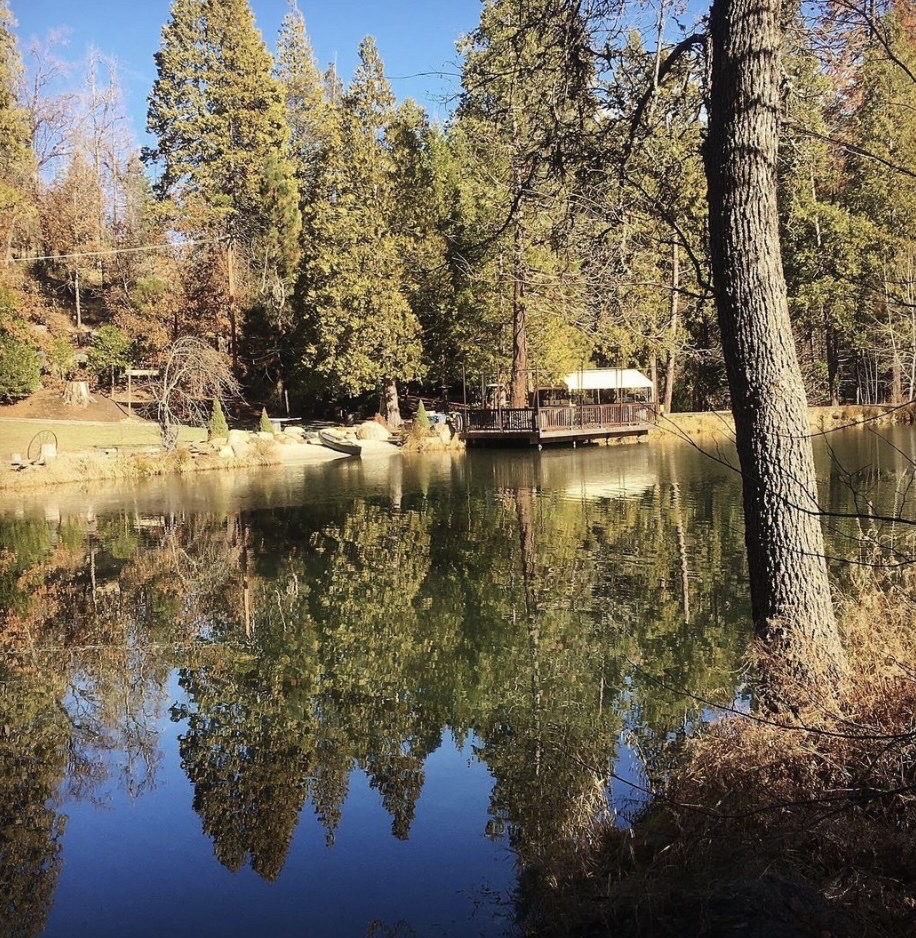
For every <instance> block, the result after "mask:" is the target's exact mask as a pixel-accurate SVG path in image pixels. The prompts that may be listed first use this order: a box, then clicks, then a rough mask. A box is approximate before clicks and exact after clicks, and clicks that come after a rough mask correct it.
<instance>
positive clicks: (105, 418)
mask: <svg viewBox="0 0 916 938" xmlns="http://www.w3.org/2000/svg"><path fill="white" fill-rule="evenodd" d="M9 417H15V418H17V419H26V420H67V421H70V420H79V421H92V422H93V423H118V422H119V421H121V420H126V419H127V408H126V407H123V408H122V407H120V406H118V405H117V404H116V403H115V402H114V401H113V400H111V398H109V397H105V396H104V395H103V394H99V393H98V392H96V393H95V394H93V395H92V397H91V400H90V403H89V406H88V407H68V406H67V405H66V404H64V401H63V398H62V396H61V393H60V391H52V390H50V389H47V390H43V391H39V392H38V393H37V394H33V395H32V396H31V397H27V398H26V399H25V400H24V401H18V402H17V403H15V404H7V405H6V406H3V407H0V420H3V419H6V418H9Z"/></svg>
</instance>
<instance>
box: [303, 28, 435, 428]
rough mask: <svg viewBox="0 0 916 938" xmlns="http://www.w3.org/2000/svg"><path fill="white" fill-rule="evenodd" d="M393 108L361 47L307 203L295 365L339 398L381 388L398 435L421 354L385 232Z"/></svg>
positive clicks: (396, 257)
mask: <svg viewBox="0 0 916 938" xmlns="http://www.w3.org/2000/svg"><path fill="white" fill-rule="evenodd" d="M393 101H394V96H393V94H392V92H391V89H390V87H389V85H388V82H387V80H386V79H385V77H384V71H383V67H382V63H381V59H380V57H379V55H378V49H377V48H376V46H375V42H374V41H373V40H372V39H371V38H369V39H365V40H363V42H362V43H361V45H360V65H359V67H358V68H357V70H356V72H355V74H354V77H353V81H352V83H351V85H350V87H349V88H348V89H347V93H346V95H345V96H344V99H343V101H342V103H341V105H340V106H339V107H336V108H335V109H334V111H333V120H331V121H329V122H328V136H327V141H326V143H325V144H324V146H323V149H322V154H321V160H320V167H319V170H318V172H317V174H316V178H315V181H314V183H313V184H312V185H311V187H310V188H309V190H308V191H307V192H306V195H305V199H304V205H303V214H304V225H303V239H302V243H303V266H302V275H301V277H300V281H299V299H298V302H299V308H300V310H301V316H302V321H301V327H300V338H299V347H300V348H301V350H302V360H303V364H304V365H305V366H306V367H307V368H309V369H311V370H313V371H314V373H315V374H317V375H320V376H321V377H322V379H324V380H325V381H326V382H329V383H330V385H331V386H332V388H334V389H335V390H337V391H338V392H339V393H344V394H350V395H355V394H360V393H364V392H366V391H370V390H373V389H376V388H379V387H382V386H384V387H385V389H386V398H387V401H388V420H389V423H390V424H392V425H394V426H398V425H399V424H400V410H399V406H398V396H397V382H398V381H401V380H411V379H413V378H416V377H418V376H419V374H420V369H421V361H420V355H421V346H420V327H419V322H418V320H417V317H416V315H415V314H414V312H413V311H412V310H411V308H410V304H409V303H408V301H407V299H406V297H405V296H404V293H403V292H402V285H403V283H404V270H403V261H402V257H401V251H400V245H399V242H398V238H397V236H396V234H395V232H394V231H393V230H392V211H393V183H392V167H391V159H390V153H389V151H388V149H387V147H386V145H385V141H384V138H383V136H382V134H383V131H384V129H385V126H386V124H387V122H388V120H389V118H390V111H391V107H392V105H393Z"/></svg>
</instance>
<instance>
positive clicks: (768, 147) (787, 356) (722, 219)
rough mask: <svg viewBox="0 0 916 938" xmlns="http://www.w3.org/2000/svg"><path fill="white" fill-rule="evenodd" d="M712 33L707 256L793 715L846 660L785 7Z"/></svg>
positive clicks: (745, 2) (749, 4)
mask: <svg viewBox="0 0 916 938" xmlns="http://www.w3.org/2000/svg"><path fill="white" fill-rule="evenodd" d="M709 28H710V38H711V42H712V73H711V89H710V100H709V132H708V137H707V142H706V147H705V153H704V157H705V162H706V176H707V181H708V191H709V195H708V198H709V230H710V249H711V261H712V271H713V278H714V289H715V297H716V306H717V310H718V316H719V326H720V330H721V334H722V346H723V350H724V353H725V361H726V364H727V369H728V381H729V387H730V390H731V400H732V411H733V413H734V417H735V428H736V438H737V447H738V456H739V459H740V464H741V471H742V475H743V489H744V518H745V528H746V531H745V538H746V542H747V553H748V567H749V575H750V587H751V601H752V609H753V617H754V625H755V629H756V633H757V635H758V637H759V639H760V640H761V642H762V644H763V647H764V649H765V650H766V651H767V652H769V653H770V655H771V656H772V659H771V660H772V661H773V662H774V663H775V664H776V668H773V669H770V676H771V677H772V676H773V674H774V673H775V672H776V671H779V672H780V675H781V676H783V677H785V676H787V675H788V676H789V677H790V685H791V686H789V685H783V686H782V687H781V688H779V689H778V690H777V693H776V696H775V697H773V696H771V702H779V703H783V702H790V703H791V702H792V701H785V695H786V694H792V693H799V694H801V695H802V696H804V694H805V691H806V690H812V689H817V690H818V691H821V690H823V692H825V693H830V691H831V690H832V689H835V688H836V687H837V686H838V681H839V679H840V675H841V672H842V667H841V665H842V649H841V645H840V641H839V637H838V632H837V628H836V622H835V619H834V611H833V605H832V602H831V595H830V587H829V583H828V579H827V565H826V561H825V558H824V542H823V534H822V531H821V526H820V519H819V516H818V504H817V486H816V478H815V470H814V456H813V452H812V448H811V440H810V436H809V431H808V413H807V401H806V398H805V389H804V385H803V383H802V375H801V369H800V368H799V364H798V358H797V356H796V350H795V344H794V340H793V336H792V328H791V323H790V321H789V309H788V299H787V293H786V283H785V277H784V275H783V267H782V255H781V247H780V240H779V219H778V213H777V198H776V159H777V150H778V135H779V107H780V62H779V47H780V29H779V2H778V0H714V2H713V6H712V11H711V16H710V27H709ZM764 677H765V678H766V677H767V674H766V673H765V674H764ZM794 682H797V683H794ZM777 698H782V699H777Z"/></svg>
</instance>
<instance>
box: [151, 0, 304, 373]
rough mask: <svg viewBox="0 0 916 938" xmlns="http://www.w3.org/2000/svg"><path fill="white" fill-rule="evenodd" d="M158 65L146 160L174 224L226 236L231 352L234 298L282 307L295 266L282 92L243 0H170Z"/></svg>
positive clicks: (295, 218)
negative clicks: (173, 212)
mask: <svg viewBox="0 0 916 938" xmlns="http://www.w3.org/2000/svg"><path fill="white" fill-rule="evenodd" d="M156 66H157V73H158V77H157V80H156V83H155V85H154V86H153V91H152V94H151V95H150V107H149V115H148V129H149V130H150V132H151V133H152V134H154V135H155V136H156V138H157V147H156V148H155V150H153V151H149V152H148V153H147V159H149V160H151V161H154V162H155V163H156V164H157V165H158V166H159V167H160V169H161V176H160V178H159V182H158V184H157V190H158V193H159V195H160V197H163V198H165V197H168V198H170V199H172V200H174V202H175V203H176V204H177V206H178V207H179V209H180V210H181V212H182V215H183V225H182V227H184V228H186V229H188V228H190V230H191V231H194V232H200V231H204V232H211V233H212V232H216V233H218V234H220V235H222V236H224V237H226V238H227V239H228V242H229V253H228V256H227V259H226V264H227V271H226V273H227V277H228V279H229V281H230V287H229V290H230V296H229V298H228V300H229V320H230V322H229V328H230V333H231V335H230V342H231V347H232V351H233V358H237V357H238V355H237V331H238V327H237V317H236V303H237V302H239V301H240V299H242V298H243V297H244V296H245V295H247V297H248V301H249V303H252V302H254V300H255V298H259V299H260V300H261V301H262V302H264V303H266V304H267V305H268V306H270V305H274V306H277V305H279V306H280V307H281V308H282V305H283V300H284V298H285V295H286V292H287V282H288V280H289V278H290V277H291V275H292V269H293V267H294V265H295V262H296V255H295V250H294V246H295V244H296V242H297V238H298V233H299V224H300V218H299V213H298V210H297V207H296V204H295V201H296V200H295V186H294V183H293V168H292V165H291V164H290V161H289V154H288V141H289V129H288V127H287V123H286V113H285V108H284V99H283V91H282V89H281V86H280V83H279V82H278V81H277V80H276V78H275V77H274V75H273V61H272V59H271V57H270V54H269V52H268V51H267V48H266V47H265V45H264V41H263V39H262V38H261V35H260V34H259V32H258V30H257V28H256V26H255V23H254V17H253V15H252V12H251V7H250V5H249V3H248V0H175V2H174V3H173V6H172V11H171V17H170V20H169V22H168V24H167V25H166V26H165V28H164V29H163V32H162V44H161V48H160V50H159V52H158V53H157V56H156ZM291 248H292V249H291ZM238 261H242V270H237V269H236V265H237V262H238ZM246 262H247V263H246ZM246 268H247V269H246ZM277 297H279V298H280V300H279V303H278V302H277Z"/></svg>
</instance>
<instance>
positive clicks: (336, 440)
mask: <svg viewBox="0 0 916 938" xmlns="http://www.w3.org/2000/svg"><path fill="white" fill-rule="evenodd" d="M318 439H319V440H321V442H322V444H323V445H324V446H327V448H328V449H333V450H335V451H336V452H338V453H345V454H346V455H347V456H359V455H360V454H361V453H362V451H363V448H362V446H360V444H359V443H357V442H356V441H355V440H348V439H347V438H346V437H345V436H344V435H343V434H342V433H338V432H337V431H336V430H319V431H318Z"/></svg>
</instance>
